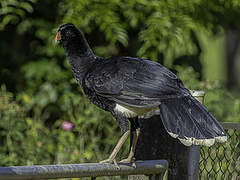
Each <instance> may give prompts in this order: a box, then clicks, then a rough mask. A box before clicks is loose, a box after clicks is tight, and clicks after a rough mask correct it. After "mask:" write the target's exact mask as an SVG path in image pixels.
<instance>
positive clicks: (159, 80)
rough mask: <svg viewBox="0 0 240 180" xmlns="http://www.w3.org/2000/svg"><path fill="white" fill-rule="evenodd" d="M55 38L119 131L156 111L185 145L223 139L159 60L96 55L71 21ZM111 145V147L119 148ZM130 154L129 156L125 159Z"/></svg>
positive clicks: (215, 123)
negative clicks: (118, 127)
mask: <svg viewBox="0 0 240 180" xmlns="http://www.w3.org/2000/svg"><path fill="white" fill-rule="evenodd" d="M56 39H57V40H59V41H60V43H61V44H62V45H63V47H64V49H65V52H66V55H67V58H68V60H69V63H70V65H71V68H72V71H73V74H74V76H75V78H76V79H77V81H78V83H79V84H80V85H81V86H82V88H83V91H84V92H85V94H86V96H87V97H88V98H89V99H90V101H91V102H92V103H94V104H95V105H97V106H98V107H100V108H102V109H104V110H106V111H109V112H111V113H112V115H113V116H114V117H115V118H116V120H117V121H118V123H119V125H120V128H121V131H122V134H123V135H124V134H125V133H126V132H129V127H128V121H130V123H131V124H132V128H131V131H132V132H134V133H135V131H136V129H138V128H139V125H138V122H137V118H138V117H143V118H144V117H148V118H149V117H151V115H156V114H159V120H162V121H163V124H164V126H165V129H166V130H167V131H168V133H169V134H170V135H171V136H172V137H174V138H179V139H180V141H181V142H183V143H184V144H185V145H192V144H197V145H198V144H200V145H201V144H202V145H207V146H210V145H212V144H213V143H214V142H215V140H217V141H220V142H224V141H226V139H227V138H226V135H225V132H224V130H223V128H222V127H221V125H220V124H219V123H218V121H217V120H216V119H215V118H214V117H213V116H212V115H211V114H210V113H209V112H208V111H207V110H206V108H205V107H204V106H203V105H202V104H201V103H199V102H198V101H197V100H196V99H195V98H194V97H193V96H192V95H191V93H190V91H189V90H188V89H186V88H185V87H184V85H183V83H182V81H181V80H180V79H179V78H178V77H177V76H176V75H175V74H173V73H172V72H171V71H170V70H168V69H167V68H165V67H164V66H162V65H161V64H159V63H156V62H154V61H150V60H145V59H141V58H132V57H114V58H113V57H112V58H101V57H98V56H96V55H95V54H94V53H93V51H92V50H91V48H90V47H89V45H88V43H87V41H86V40H85V38H84V36H83V35H82V33H81V32H80V31H79V30H78V29H77V28H76V27H75V26H74V25H73V24H65V25H62V26H61V27H60V28H59V31H58V34H57V37H56ZM127 135H128V134H127ZM127 135H126V136H127ZM124 137H125V136H124ZM137 137H138V133H135V138H133V140H134V139H135V142H133V144H134V143H136V141H137ZM122 138H123V137H122ZM123 139H124V140H122V141H125V138H123ZM120 141H121V140H120ZM120 141H119V144H121V143H122V141H121V142H120ZM120 146H121V145H119V147H120ZM132 146H133V148H132V151H133V153H134V149H135V147H134V145H132ZM117 147H118V145H117ZM117 147H116V149H117V150H116V151H118V150H119V149H118V148H117ZM115 156H116V153H115V154H114V152H113V153H112V154H111V155H110V157H109V158H108V159H107V160H106V161H104V162H113V161H114V159H115ZM132 157H133V155H131V157H130V155H129V158H128V159H127V160H128V161H130V160H131V159H132ZM128 161H126V162H128Z"/></svg>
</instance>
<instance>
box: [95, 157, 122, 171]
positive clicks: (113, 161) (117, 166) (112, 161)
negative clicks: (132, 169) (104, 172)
mask: <svg viewBox="0 0 240 180" xmlns="http://www.w3.org/2000/svg"><path fill="white" fill-rule="evenodd" d="M99 163H101V164H103V163H109V164H112V163H113V164H114V165H115V166H116V168H117V169H120V167H119V165H118V163H117V161H116V159H105V160H103V161H100V162H99Z"/></svg>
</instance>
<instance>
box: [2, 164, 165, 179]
mask: <svg viewBox="0 0 240 180" xmlns="http://www.w3.org/2000/svg"><path fill="white" fill-rule="evenodd" d="M167 173H168V162H167V161H166V160H149V161H136V167H133V166H132V165H130V164H121V163H120V164H119V168H118V167H116V166H115V165H113V164H100V163H84V164H65V165H34V166H10V167H0V180H21V179H22V180H28V179H29V180H30V179H31V180H32V179H57V178H76V177H91V179H92V180H94V179H96V177H101V176H128V175H137V174H145V175H149V176H150V177H151V178H150V179H152V180H160V179H167ZM152 177H154V178H152Z"/></svg>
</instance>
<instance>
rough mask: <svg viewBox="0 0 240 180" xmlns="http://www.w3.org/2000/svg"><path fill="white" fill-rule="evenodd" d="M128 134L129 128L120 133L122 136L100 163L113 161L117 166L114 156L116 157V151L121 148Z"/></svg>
mask: <svg viewBox="0 0 240 180" xmlns="http://www.w3.org/2000/svg"><path fill="white" fill-rule="evenodd" d="M128 134H129V130H128V131H126V132H125V133H124V134H123V135H122V137H121V138H120V139H119V141H118V143H117V145H116V146H115V148H114V149H113V151H112V153H111V155H110V156H109V157H108V159H106V160H103V161H100V163H114V164H115V165H116V166H117V167H118V165H117V161H116V160H115V157H116V155H117V153H118V152H119V150H120V149H121V147H122V145H123V144H124V142H125V141H126V140H127V138H128Z"/></svg>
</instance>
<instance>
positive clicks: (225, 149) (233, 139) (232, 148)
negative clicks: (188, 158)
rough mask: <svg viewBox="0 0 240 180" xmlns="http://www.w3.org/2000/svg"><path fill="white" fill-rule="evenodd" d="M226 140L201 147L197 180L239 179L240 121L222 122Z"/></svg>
mask: <svg viewBox="0 0 240 180" xmlns="http://www.w3.org/2000/svg"><path fill="white" fill-rule="evenodd" d="M222 125H223V127H224V129H225V130H226V133H227V136H228V141H227V143H225V144H216V145H214V146H212V147H210V148H208V147H201V151H200V161H199V180H240V123H222Z"/></svg>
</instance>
